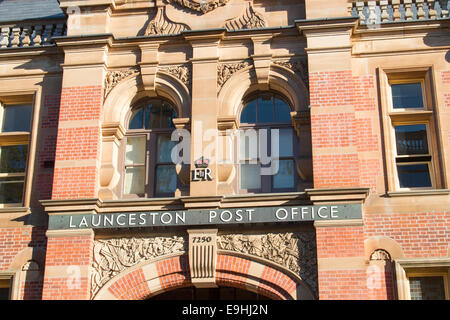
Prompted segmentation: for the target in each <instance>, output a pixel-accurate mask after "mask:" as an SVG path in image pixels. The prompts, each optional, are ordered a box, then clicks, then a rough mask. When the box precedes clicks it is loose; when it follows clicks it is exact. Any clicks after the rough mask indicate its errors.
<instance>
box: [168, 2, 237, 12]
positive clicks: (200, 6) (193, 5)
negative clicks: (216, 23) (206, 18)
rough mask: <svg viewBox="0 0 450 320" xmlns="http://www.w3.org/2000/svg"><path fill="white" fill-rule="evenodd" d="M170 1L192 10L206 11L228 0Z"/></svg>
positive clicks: (220, 5) (224, 3)
mask: <svg viewBox="0 0 450 320" xmlns="http://www.w3.org/2000/svg"><path fill="white" fill-rule="evenodd" d="M170 1H171V2H174V3H176V4H178V5H180V6H182V7H185V8H188V9H191V10H194V11H198V12H201V13H207V12H209V11H212V10H214V9H216V8H218V7H222V6H224V5H226V4H227V3H228V2H229V1H230V0H170Z"/></svg>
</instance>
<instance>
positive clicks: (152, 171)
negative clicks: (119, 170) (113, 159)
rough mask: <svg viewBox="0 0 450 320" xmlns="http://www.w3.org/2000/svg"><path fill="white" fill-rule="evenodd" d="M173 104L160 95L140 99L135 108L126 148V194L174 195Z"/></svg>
mask: <svg viewBox="0 0 450 320" xmlns="http://www.w3.org/2000/svg"><path fill="white" fill-rule="evenodd" d="M176 117H177V113H176V111H175V108H174V107H173V106H172V104H171V103H170V102H168V101H166V100H164V99H160V98H152V99H150V98H146V99H143V100H140V101H138V102H137V103H136V104H134V106H133V107H132V109H131V114H130V117H129V121H128V127H127V131H126V135H125V143H124V150H123V154H124V157H123V168H124V170H123V192H122V194H123V197H124V198H133V197H145V198H151V197H171V196H174V194H175V191H176V189H177V186H178V178H177V174H176V170H175V164H174V163H173V162H172V159H171V150H172V148H173V146H174V145H175V144H176V142H174V141H171V133H172V131H173V130H174V125H173V119H174V118H176Z"/></svg>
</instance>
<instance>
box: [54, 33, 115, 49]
mask: <svg viewBox="0 0 450 320" xmlns="http://www.w3.org/2000/svg"><path fill="white" fill-rule="evenodd" d="M52 40H54V41H55V43H56V45H57V46H58V47H90V46H99V45H100V46H102V45H107V46H108V47H110V46H111V45H112V42H113V40H114V36H113V34H111V33H105V34H92V35H82V36H60V37H53V38H52Z"/></svg>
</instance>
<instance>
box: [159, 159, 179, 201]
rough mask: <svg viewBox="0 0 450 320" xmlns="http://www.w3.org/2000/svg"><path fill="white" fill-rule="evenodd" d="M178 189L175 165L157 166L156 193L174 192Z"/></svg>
mask: <svg viewBox="0 0 450 320" xmlns="http://www.w3.org/2000/svg"><path fill="white" fill-rule="evenodd" d="M176 189H177V172H176V171H175V166H174V165H158V166H157V167H156V194H166V193H173V192H175V190H176Z"/></svg>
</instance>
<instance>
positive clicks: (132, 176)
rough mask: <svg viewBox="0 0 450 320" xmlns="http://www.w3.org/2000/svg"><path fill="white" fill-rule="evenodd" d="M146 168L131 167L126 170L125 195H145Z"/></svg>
mask: <svg viewBox="0 0 450 320" xmlns="http://www.w3.org/2000/svg"><path fill="white" fill-rule="evenodd" d="M144 188H145V167H130V168H126V169H125V191H124V193H125V194H138V195H143V194H144V193H145V189H144Z"/></svg>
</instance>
